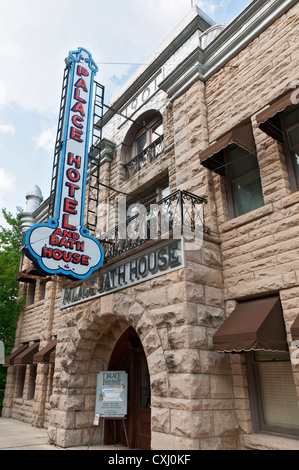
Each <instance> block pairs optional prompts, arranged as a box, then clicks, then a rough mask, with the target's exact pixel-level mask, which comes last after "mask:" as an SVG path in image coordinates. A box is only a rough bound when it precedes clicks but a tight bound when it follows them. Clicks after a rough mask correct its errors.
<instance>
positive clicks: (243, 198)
mask: <svg viewBox="0 0 299 470" xmlns="http://www.w3.org/2000/svg"><path fill="white" fill-rule="evenodd" d="M224 162H225V176H226V181H227V190H228V200H229V206H230V212H231V215H232V217H238V216H239V215H242V214H246V213H247V212H250V211H252V210H254V209H257V208H258V207H261V206H263V205H264V198H263V191H262V185H261V178H260V171H259V167H258V162H257V158H256V156H255V155H252V154H250V153H249V152H247V151H246V150H244V149H242V148H241V147H238V146H237V145H230V147H229V148H227V149H225V150H224Z"/></svg>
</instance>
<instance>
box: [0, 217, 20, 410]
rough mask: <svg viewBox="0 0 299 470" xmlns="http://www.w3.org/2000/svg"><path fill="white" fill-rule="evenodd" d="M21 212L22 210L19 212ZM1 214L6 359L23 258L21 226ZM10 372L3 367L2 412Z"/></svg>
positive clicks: (0, 321)
mask: <svg viewBox="0 0 299 470" xmlns="http://www.w3.org/2000/svg"><path fill="white" fill-rule="evenodd" d="M17 210H18V211H20V210H21V209H20V208H17ZM2 214H3V216H4V219H5V221H6V224H7V228H6V227H3V226H0V341H3V343H4V346H5V356H8V354H10V352H11V350H12V348H13V346H14V341H15V332H16V326H17V321H18V316H19V312H20V310H21V308H22V306H23V299H19V298H18V289H19V283H18V281H17V274H18V272H19V267H20V258H21V251H20V250H21V243H22V235H21V223H20V220H19V218H18V217H14V216H13V215H12V214H11V213H10V212H8V211H7V210H6V209H2ZM6 372H7V368H6V367H3V366H2V365H0V410H1V408H2V401H3V397H4V392H3V390H4V388H5V383H6Z"/></svg>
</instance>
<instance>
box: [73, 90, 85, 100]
mask: <svg viewBox="0 0 299 470" xmlns="http://www.w3.org/2000/svg"><path fill="white" fill-rule="evenodd" d="M74 98H75V100H77V101H80V103H86V101H85V100H84V99H83V98H81V97H80V90H79V88H75V93H74Z"/></svg>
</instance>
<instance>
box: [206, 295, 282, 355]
mask: <svg viewBox="0 0 299 470" xmlns="http://www.w3.org/2000/svg"><path fill="white" fill-rule="evenodd" d="M213 341H214V349H216V351H219V352H241V351H252V350H266V351H288V345H287V341H286V333H285V326H284V321H283V315H282V308H281V303H280V299H279V297H267V298H263V299H257V300H251V301H247V302H242V303H239V304H238V305H237V307H236V308H235V310H234V311H233V312H232V313H231V315H230V316H229V317H228V318H227V319H226V320H225V322H224V323H223V325H222V326H221V327H220V328H219V330H218V331H217V333H216V334H215V335H214V337H213Z"/></svg>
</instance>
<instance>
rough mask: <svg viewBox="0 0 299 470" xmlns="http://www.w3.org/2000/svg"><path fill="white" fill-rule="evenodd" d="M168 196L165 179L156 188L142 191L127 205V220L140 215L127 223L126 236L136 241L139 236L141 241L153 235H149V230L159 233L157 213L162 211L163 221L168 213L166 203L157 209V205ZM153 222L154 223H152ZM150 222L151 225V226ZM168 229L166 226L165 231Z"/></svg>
mask: <svg viewBox="0 0 299 470" xmlns="http://www.w3.org/2000/svg"><path fill="white" fill-rule="evenodd" d="M169 194H170V191H169V182H168V178H167V179H166V180H163V181H161V182H160V183H159V184H157V185H156V186H152V187H150V188H149V189H147V190H144V191H143V192H142V193H140V194H139V195H138V196H136V197H135V198H134V199H132V200H131V201H130V202H129V203H128V207H127V218H128V219H130V218H131V217H134V216H136V215H137V214H141V215H142V217H141V219H140V218H135V219H133V220H132V221H131V222H130V223H129V225H128V234H129V236H130V237H132V238H133V239H136V238H138V236H140V237H141V238H142V239H148V238H151V235H153V233H151V230H152V231H154V233H155V234H156V231H157V232H161V228H162V227H161V213H159V211H163V214H164V215H165V217H164V219H165V218H166V215H167V213H168V205H167V204H166V203H163V204H162V205H159V208H158V205H157V203H158V202H160V201H162V200H163V199H164V198H166V197H167V196H169ZM164 219H163V220H164ZM153 220H154V221H155V222H153ZM167 220H168V218H167ZM151 222H152V224H153V225H151ZM153 227H154V229H153ZM168 229H169V226H168V224H167V230H168ZM163 230H165V227H164V228H163ZM137 234H138V236H137Z"/></svg>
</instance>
